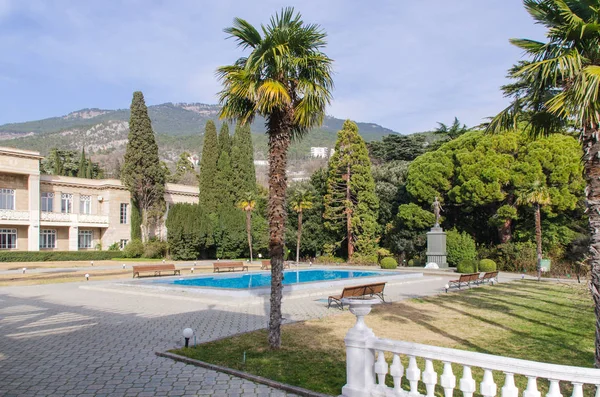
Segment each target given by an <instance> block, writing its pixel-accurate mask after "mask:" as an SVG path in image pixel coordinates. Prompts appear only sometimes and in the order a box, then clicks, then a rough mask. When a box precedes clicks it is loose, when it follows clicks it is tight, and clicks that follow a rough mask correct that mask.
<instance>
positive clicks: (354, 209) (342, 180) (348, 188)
mask: <svg viewBox="0 0 600 397" xmlns="http://www.w3.org/2000/svg"><path fill="white" fill-rule="evenodd" d="M324 203H325V214H324V217H325V220H326V221H325V227H326V228H327V229H328V230H329V231H331V232H332V233H333V234H334V235H335V236H336V239H337V242H338V244H339V243H341V242H343V241H344V240H345V241H346V243H347V254H348V258H351V257H352V255H353V253H354V251H355V249H356V251H357V252H358V253H360V254H362V255H373V254H375V251H376V249H377V238H376V232H377V213H378V209H379V200H378V198H377V196H376V194H375V180H374V179H373V174H372V173H371V160H370V159H369V151H368V150H367V146H366V145H365V142H364V140H363V139H362V137H361V136H360V135H359V133H358V126H357V125H356V124H355V123H353V122H352V121H350V120H346V122H344V126H343V127H342V130H341V131H339V132H338V138H337V142H336V144H335V153H334V154H333V156H332V157H331V159H330V160H329V170H328V178H327V195H325V199H324Z"/></svg>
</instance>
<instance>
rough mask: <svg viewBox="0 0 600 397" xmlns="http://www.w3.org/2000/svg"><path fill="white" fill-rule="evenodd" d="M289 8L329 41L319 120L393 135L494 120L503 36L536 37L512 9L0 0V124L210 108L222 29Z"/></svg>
mask: <svg viewBox="0 0 600 397" xmlns="http://www.w3.org/2000/svg"><path fill="white" fill-rule="evenodd" d="M259 4H260V5H259ZM286 5H292V6H294V7H295V8H296V9H297V10H298V11H300V12H301V13H302V14H303V16H304V20H305V21H307V22H311V23H318V24H320V25H321V26H322V27H323V28H324V29H325V30H326V31H327V32H328V34H329V44H328V47H327V49H326V53H327V54H328V55H329V56H330V57H331V58H333V59H334V60H335V65H334V67H335V84H336V87H335V91H334V97H335V98H334V102H333V104H332V106H331V107H330V108H329V109H328V113H329V114H331V115H334V116H336V117H340V118H351V119H354V120H356V121H369V122H374V123H378V124H381V125H383V126H386V127H388V128H392V129H394V130H396V131H398V132H402V133H411V132H416V131H423V130H429V129H433V128H435V126H436V122H438V121H441V122H446V123H449V122H451V121H452V119H453V117H454V116H457V117H458V118H459V119H460V120H461V121H463V122H465V123H467V124H468V125H474V124H478V123H480V122H481V121H482V120H483V119H484V118H485V117H487V116H490V115H493V114H494V113H496V112H497V111H499V110H500V109H501V108H503V106H505V104H506V100H505V99H504V98H503V97H502V94H501V92H500V90H499V87H500V86H501V85H502V84H504V83H505V82H506V80H505V77H504V76H505V74H506V70H507V69H508V68H509V67H510V66H511V64H513V63H514V62H515V61H517V60H518V59H519V58H520V57H521V55H522V54H521V53H520V51H519V50H518V49H516V48H514V47H512V46H511V45H510V44H509V43H508V39H509V38H511V37H528V38H536V39H540V38H542V37H543V31H542V30H541V28H540V27H539V26H537V25H534V24H533V21H532V19H531V18H530V16H529V15H528V14H527V13H526V12H525V10H524V8H523V5H522V2H521V0H460V1H446V0H429V1H409V0H377V1H365V0H314V1H313V0H302V1H287V2H283V1H279V0H261V1H247V0H245V1H233V0H219V1H198V0H102V1H101V0H0V54H2V55H1V56H0V124H3V123H8V122H20V121H28V120H35V119H41V118H46V117H52V116H61V115H65V114H67V113H69V112H71V111H74V110H78V109H81V108H87V107H97V108H108V109H114V108H126V107H128V106H129V103H130V101H131V94H132V92H133V91H135V90H141V91H143V92H144V95H145V97H146V101H147V103H148V104H159V103H164V102H203V103H216V93H217V92H218V91H219V84H218V82H217V80H216V79H215V77H214V71H215V69H216V67H217V66H220V65H224V64H229V63H232V62H233V61H234V60H235V59H236V58H237V57H239V56H241V55H242V53H241V52H240V50H238V49H237V48H236V47H235V44H234V43H233V41H231V40H226V34H225V33H223V28H224V27H226V26H230V24H231V22H232V19H233V18H234V17H236V16H239V17H241V18H244V19H247V20H248V21H250V22H251V23H253V24H260V23H262V22H267V21H268V18H269V16H270V15H271V14H272V13H274V12H276V11H278V10H280V9H281V7H282V6H286Z"/></svg>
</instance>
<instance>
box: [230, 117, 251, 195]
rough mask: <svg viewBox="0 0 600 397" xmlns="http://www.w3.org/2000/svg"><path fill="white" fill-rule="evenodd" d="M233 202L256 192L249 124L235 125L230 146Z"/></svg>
mask: <svg viewBox="0 0 600 397" xmlns="http://www.w3.org/2000/svg"><path fill="white" fill-rule="evenodd" d="M231 167H232V168H233V181H232V184H233V186H234V194H235V202H238V201H240V200H242V199H243V198H244V197H247V196H248V194H253V193H255V192H256V170H255V169H254V148H253V146H252V134H251V132H250V125H249V124H246V125H240V124H238V125H236V127H235V134H234V135H233V145H232V148H231Z"/></svg>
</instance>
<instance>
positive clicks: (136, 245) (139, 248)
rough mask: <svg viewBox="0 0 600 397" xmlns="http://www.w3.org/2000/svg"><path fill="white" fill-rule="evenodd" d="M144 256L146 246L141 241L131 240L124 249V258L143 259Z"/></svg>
mask: <svg viewBox="0 0 600 397" xmlns="http://www.w3.org/2000/svg"><path fill="white" fill-rule="evenodd" d="M143 254H144V244H142V241H141V240H138V239H135V240H131V241H130V242H129V243H127V245H126V246H125V248H123V258H141V256H142V255H143Z"/></svg>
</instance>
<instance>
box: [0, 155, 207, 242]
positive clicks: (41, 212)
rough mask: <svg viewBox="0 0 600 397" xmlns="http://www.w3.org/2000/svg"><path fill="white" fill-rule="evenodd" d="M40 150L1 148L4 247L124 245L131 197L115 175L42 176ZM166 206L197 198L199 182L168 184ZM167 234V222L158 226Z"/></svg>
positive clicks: (160, 232)
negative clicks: (102, 177) (99, 176)
mask: <svg viewBox="0 0 600 397" xmlns="http://www.w3.org/2000/svg"><path fill="white" fill-rule="evenodd" d="M41 159H42V157H41V156H40V154H39V153H38V152H33V151H29V150H20V149H13V148H4V147H0V250H15V251H39V250H49V251H52V250H54V251H78V250H97V249H104V250H106V249H108V247H109V246H111V245H112V244H114V243H117V244H119V246H121V247H123V246H125V245H126V244H127V242H128V241H129V240H130V238H131V225H130V219H131V197H130V194H129V191H128V190H127V189H126V188H125V187H124V186H123V185H122V184H121V182H120V181H119V180H116V179H85V178H73V177H66V176H56V175H41V173H40V166H39V164H40V160H41ZM165 201H166V203H167V209H168V208H169V206H171V205H173V204H176V203H197V202H198V188H197V187H195V186H186V185H176V184H169V183H168V184H167V185H166V187H165ZM157 232H158V235H160V236H161V237H166V229H165V228H164V225H161V226H160V227H159V230H158V231H157Z"/></svg>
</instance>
